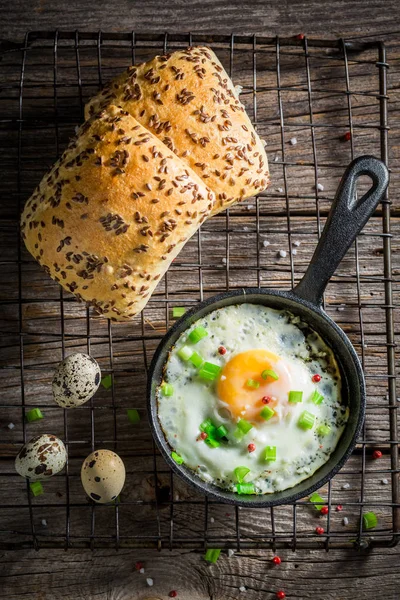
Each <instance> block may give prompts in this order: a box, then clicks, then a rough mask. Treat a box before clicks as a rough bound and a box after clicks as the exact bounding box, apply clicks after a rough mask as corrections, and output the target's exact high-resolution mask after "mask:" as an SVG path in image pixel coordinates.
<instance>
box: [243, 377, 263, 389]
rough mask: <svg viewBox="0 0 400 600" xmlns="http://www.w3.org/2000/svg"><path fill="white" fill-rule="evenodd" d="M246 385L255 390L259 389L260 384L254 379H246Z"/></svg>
mask: <svg viewBox="0 0 400 600" xmlns="http://www.w3.org/2000/svg"><path fill="white" fill-rule="evenodd" d="M246 385H247V387H249V388H253V390H257V389H258V388H259V387H260V382H259V381H256V380H255V379H248V380H247V381H246Z"/></svg>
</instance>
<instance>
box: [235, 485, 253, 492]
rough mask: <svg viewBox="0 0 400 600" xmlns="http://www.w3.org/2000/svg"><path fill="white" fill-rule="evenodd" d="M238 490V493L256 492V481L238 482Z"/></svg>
mask: <svg viewBox="0 0 400 600" xmlns="http://www.w3.org/2000/svg"><path fill="white" fill-rule="evenodd" d="M236 491H237V493H238V494H255V489H254V483H238V484H237V485H236Z"/></svg>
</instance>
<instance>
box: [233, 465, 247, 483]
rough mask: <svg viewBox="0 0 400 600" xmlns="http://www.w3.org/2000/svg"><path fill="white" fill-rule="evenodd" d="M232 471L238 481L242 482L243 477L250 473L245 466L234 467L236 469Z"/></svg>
mask: <svg viewBox="0 0 400 600" xmlns="http://www.w3.org/2000/svg"><path fill="white" fill-rule="evenodd" d="M233 472H234V473H235V476H236V479H237V480H238V483H243V479H244V478H245V477H246V475H247V474H248V473H250V469H248V468H247V467H236V469H235V470H234V471H233Z"/></svg>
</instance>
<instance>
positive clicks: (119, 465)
mask: <svg viewBox="0 0 400 600" xmlns="http://www.w3.org/2000/svg"><path fill="white" fill-rule="evenodd" d="M81 480H82V485H83V487H84V490H85V492H86V493H87V495H88V496H89V497H90V498H92V500H94V501H95V502H98V503H99V504H106V503H107V502H111V501H112V500H115V499H116V497H117V496H118V494H120V492H121V490H122V488H123V487H124V483H125V466H124V463H123V462H122V460H121V459H120V457H119V456H118V454H115V452H112V451H111V450H96V451H95V452H92V453H91V454H89V456H88V457H87V458H86V459H85V460H84V461H83V465H82V469H81Z"/></svg>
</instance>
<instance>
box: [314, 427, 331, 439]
mask: <svg viewBox="0 0 400 600" xmlns="http://www.w3.org/2000/svg"><path fill="white" fill-rule="evenodd" d="M330 430H331V428H330V427H329V425H320V426H319V427H317V433H318V435H322V437H323V436H325V435H328V433H329V432H330Z"/></svg>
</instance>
